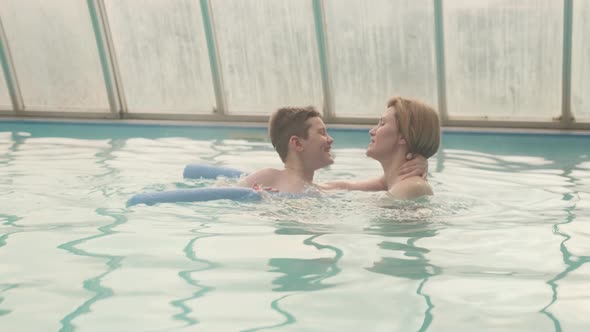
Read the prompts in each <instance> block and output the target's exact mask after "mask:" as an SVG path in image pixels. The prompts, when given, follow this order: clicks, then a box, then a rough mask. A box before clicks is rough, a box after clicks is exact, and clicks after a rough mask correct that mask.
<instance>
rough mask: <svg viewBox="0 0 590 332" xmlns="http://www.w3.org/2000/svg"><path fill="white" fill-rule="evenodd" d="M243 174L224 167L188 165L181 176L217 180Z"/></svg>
mask: <svg viewBox="0 0 590 332" xmlns="http://www.w3.org/2000/svg"><path fill="white" fill-rule="evenodd" d="M242 174H244V172H242V171H240V170H238V169H235V168H231V167H224V166H212V165H202V164H188V165H186V167H185V168H184V172H183V174H182V176H183V177H184V178H186V179H213V180H214V179H217V178H218V177H220V176H224V177H226V178H239V177H240V176H241V175H242Z"/></svg>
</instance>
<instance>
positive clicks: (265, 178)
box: [242, 168, 281, 187]
mask: <svg viewBox="0 0 590 332" xmlns="http://www.w3.org/2000/svg"><path fill="white" fill-rule="evenodd" d="M280 175H281V170H278V169H276V168H263V169H261V170H258V171H256V172H254V173H251V174H249V175H248V176H246V177H245V178H244V180H243V181H242V182H243V183H244V184H245V185H246V186H248V187H252V186H254V185H260V186H268V187H273V186H274V185H275V183H276V182H277V180H278V179H279V177H280Z"/></svg>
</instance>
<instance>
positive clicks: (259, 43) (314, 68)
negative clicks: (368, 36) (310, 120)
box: [211, 0, 322, 114]
mask: <svg viewBox="0 0 590 332" xmlns="http://www.w3.org/2000/svg"><path fill="white" fill-rule="evenodd" d="M211 4H212V7H213V17H214V22H215V29H216V31H217V41H218V44H219V53H220V57H221V68H222V73H223V79H224V85H225V93H226V96H227V104H228V109H229V112H230V113H234V114H269V113H271V112H272V111H273V110H274V109H276V108H277V107H280V106H285V105H291V106H305V105H315V106H317V107H318V109H321V105H322V88H321V86H322V85H321V75H320V68H319V58H318V52H317V41H316V35H315V25H314V17H313V8H312V1H311V0H309V1H293V0H215V1H212V2H211Z"/></svg>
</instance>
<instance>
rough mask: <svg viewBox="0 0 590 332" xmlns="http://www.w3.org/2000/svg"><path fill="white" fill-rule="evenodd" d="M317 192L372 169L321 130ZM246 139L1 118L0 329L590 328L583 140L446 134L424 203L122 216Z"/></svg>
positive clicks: (235, 161) (254, 159)
mask: <svg viewBox="0 0 590 332" xmlns="http://www.w3.org/2000/svg"><path fill="white" fill-rule="evenodd" d="M331 134H332V135H333V137H334V138H335V145H334V152H335V154H336V163H335V164H334V165H333V166H331V167H330V168H328V169H324V170H322V171H320V172H319V173H318V174H317V177H316V180H318V181H319V182H321V181H328V180H333V179H343V178H349V179H352V178H358V177H365V176H372V175H378V174H379V172H380V169H379V167H378V164H377V163H376V162H374V161H372V160H370V159H367V158H366V157H364V147H365V146H366V144H367V142H368V135H367V132H366V131H354V130H332V131H331ZM264 136H265V132H264V130H261V129H252V128H237V127H236V128H215V127H209V128H202V127H189V126H185V127H160V126H147V125H95V124H60V123H34V122H0V331H58V330H61V331H193V330H201V331H261V330H280V331H364V330H369V331H451V330H452V331H535V332H540V331H586V330H587V328H588V326H590V286H589V280H590V264H588V262H589V261H590V225H589V220H590V203H589V201H590V136H573V135H570V136H564V135H544V136H543V135H516V134H502V135H500V134H474V133H445V135H444V137H443V146H442V149H441V150H440V151H439V153H438V154H437V155H436V156H435V157H433V158H431V160H430V165H429V167H430V174H429V179H430V182H431V183H432V185H433V187H434V190H435V192H436V196H435V197H433V198H430V199H426V200H422V201H419V202H416V203H406V204H393V205H392V204H391V202H384V201H383V199H382V197H381V196H380V195H379V194H375V193H338V194H333V195H325V196H323V197H321V198H308V199H301V200H267V201H263V202H261V203H237V202H229V201H216V202H208V203H194V204H163V205H157V206H151V207H147V206H136V207H133V208H129V209H127V208H125V201H126V200H127V199H128V198H129V197H131V196H132V195H134V194H136V193H138V192H144V191H151V190H163V189H172V188H186V187H195V186H205V185H218V184H228V182H229V184H231V181H229V180H218V181H194V180H184V179H182V170H183V168H184V166H185V165H186V164H188V163H210V164H221V165H227V166H232V167H237V168H240V169H243V170H246V171H248V170H254V169H257V168H261V167H267V166H276V167H279V166H280V164H279V162H278V157H277V156H276V154H275V152H274V151H273V150H272V149H271V146H270V144H269V143H268V142H267V141H266V140H265V139H264Z"/></svg>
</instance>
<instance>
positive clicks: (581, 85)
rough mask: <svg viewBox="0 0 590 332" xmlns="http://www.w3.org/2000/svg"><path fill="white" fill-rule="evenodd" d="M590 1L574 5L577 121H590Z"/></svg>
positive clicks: (574, 84)
mask: <svg viewBox="0 0 590 332" xmlns="http://www.w3.org/2000/svg"><path fill="white" fill-rule="evenodd" d="M588 17H590V1H589V0H577V1H575V3H574V27H573V30H574V31H573V48H572V111H573V113H574V116H575V117H576V120H577V121H585V122H588V121H590V94H588V92H589V91H590V20H588Z"/></svg>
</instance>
